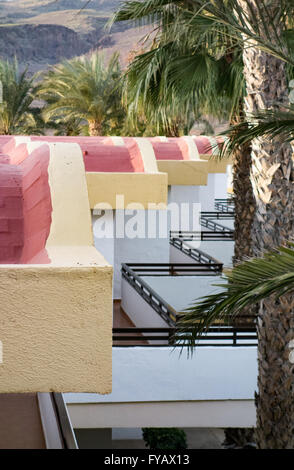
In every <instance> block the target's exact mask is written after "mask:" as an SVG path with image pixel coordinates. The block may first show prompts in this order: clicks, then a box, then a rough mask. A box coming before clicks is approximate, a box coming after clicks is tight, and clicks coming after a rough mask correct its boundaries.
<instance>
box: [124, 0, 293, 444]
mask: <svg viewBox="0 0 294 470" xmlns="http://www.w3.org/2000/svg"><path fill="white" fill-rule="evenodd" d="M154 2H155V3H156V4H157V6H156V8H155V9H153V11H152V12H151V13H152V15H153V16H154V15H157V14H158V10H159V8H160V7H162V6H165V7H167V6H168V4H170V3H171V2H168V1H164V0H157V1H156V0H154ZM154 2H152V1H151V0H148V1H146V2H142V3H143V4H144V6H142V3H141V4H140V6H139V8H142V11H144V8H145V14H147V15H149V16H150V14H151V13H150V6H151V4H152V3H153V6H154ZM136 3H137V5H138V2H136ZM176 3H177V4H179V5H181V4H185V5H187V2H184V1H183V2H176ZM189 3H190V4H193V9H189V8H185V11H184V12H183V15H182V17H181V21H180V22H178V24H177V28H180V29H181V32H182V33H183V31H184V30H185V31H186V35H187V36H188V35H189V34H193V32H194V30H195V29H196V28H198V30H199V31H200V32H201V34H202V36H205V35H206V37H207V34H209V33H210V34H211V33H212V31H213V30H216V31H218V32H219V33H220V34H221V33H222V34H224V35H226V33H228V31H226V28H230V30H229V36H230V38H231V39H234V40H235V41H236V43H238V44H240V45H241V47H242V57H243V63H244V77H245V83H246V89H247V93H246V97H245V111H246V113H249V114H252V113H254V112H256V111H258V110H260V109H271V108H272V107H273V103H278V104H280V105H282V106H283V105H287V93H286V90H287V81H286V76H287V74H286V66H285V61H288V62H289V63H290V64H291V65H293V64H294V60H293V54H292V55H291V54H289V51H288V49H287V46H288V44H287V35H286V34H285V32H287V30H288V29H289V27H291V24H292V21H293V13H294V2H293V0H287V1H285V0H279V1H278V0H272V1H271V2H268V1H265V0H227V1H226V0H214V1H202V0H191V2H189ZM130 5H131V3H130ZM195 9H198V10H197V13H195ZM174 34H175V30H174ZM175 37H176V36H175ZM251 181H252V184H253V190H254V198H255V201H256V211H255V215H254V221H253V230H252V244H253V252H254V253H261V252H263V251H264V250H269V249H273V248H274V247H277V246H279V245H281V244H283V243H284V242H285V241H286V239H287V238H289V237H291V235H292V234H293V221H294V217H293V216H294V214H293V211H294V205H293V196H294V188H293V161H292V149H291V146H290V144H289V143H287V142H284V141H283V139H281V138H279V137H278V136H276V137H275V138H274V139H273V140H272V141H269V140H268V139H267V138H265V137H262V136H261V137H260V138H259V139H258V140H257V139H255V140H253V143H252V163H251ZM243 243H247V238H246V237H244V238H243ZM242 306H243V307H245V306H246V304H245V303H243V304H242ZM293 308H294V305H293V299H292V298H291V297H289V295H288V294H287V293H284V295H283V296H282V297H281V298H280V299H279V300H276V299H272V298H269V299H267V300H265V301H264V302H263V304H262V306H261V307H260V321H259V322H258V336H259V379H258V386H259V395H258V396H257V400H256V402H257V443H258V446H259V447H260V448H293V447H294V433H293V422H294V408H293V402H294V400H293V388H294V377H293V367H292V364H291V363H290V362H289V360H288V356H287V355H286V352H287V348H288V338H289V335H290V337H292V338H293V337H294V329H293V320H292V319H293ZM208 318H209V317H208ZM190 320H191V318H190Z"/></svg>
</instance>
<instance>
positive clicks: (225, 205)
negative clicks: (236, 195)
mask: <svg viewBox="0 0 294 470" xmlns="http://www.w3.org/2000/svg"><path fill="white" fill-rule="evenodd" d="M214 207H215V209H216V210H217V211H219V212H234V210H235V202H234V199H233V198H227V199H215V201H214Z"/></svg>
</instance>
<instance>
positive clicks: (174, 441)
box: [142, 428, 187, 450]
mask: <svg viewBox="0 0 294 470" xmlns="http://www.w3.org/2000/svg"><path fill="white" fill-rule="evenodd" d="M142 431H143V439H144V441H145V445H146V447H149V449H166V450H168V449H170V450H178V449H187V439H186V433H185V432H184V431H183V430H182V429H178V428H142Z"/></svg>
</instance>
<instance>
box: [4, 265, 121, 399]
mask: <svg viewBox="0 0 294 470" xmlns="http://www.w3.org/2000/svg"><path fill="white" fill-rule="evenodd" d="M96 261H97V262H98V260H96ZM0 302H1V326H0V340H1V341H2V344H3V363H2V364H1V365H0V393H3V392H6V393H10V392H36V391H40V392H49V391H58V392H96V393H97V392H98V393H109V392H110V391H111V328H112V315H111V312H112V269H111V268H110V267H109V266H104V267H102V266H99V265H98V264H97V266H96V267H95V266H83V267H79V268H77V267H48V266H43V267H40V266H20V267H13V266H6V267H2V268H1V269H0Z"/></svg>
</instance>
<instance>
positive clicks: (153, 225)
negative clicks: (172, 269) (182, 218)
mask: <svg viewBox="0 0 294 470" xmlns="http://www.w3.org/2000/svg"><path fill="white" fill-rule="evenodd" d="M165 214H166V211H162V210H150V211H148V210H146V211H143V210H142V211H135V212H134V214H127V213H126V211H123V210H116V211H113V213H112V211H107V214H106V217H105V216H104V214H103V217H105V221H106V223H108V224H109V226H111V221H113V224H112V237H110V238H100V235H101V233H102V232H101V228H100V227H101V219H100V218H99V216H93V218H92V220H93V233H94V243H95V246H96V248H97V249H98V250H99V251H100V252H101V253H102V254H103V255H104V256H105V258H106V260H107V261H108V262H109V263H110V264H111V265H112V266H113V267H114V282H113V296H114V299H120V298H121V264H122V263H169V230H170V225H169V224H170V222H169V218H168V217H167V216H166V215H165ZM134 216H135V218H134ZM160 220H161V222H160ZM165 220H167V224H166V226H165ZM99 221H100V222H99ZM164 226H165V227H164ZM125 232H129V233H130V234H131V236H132V237H134V238H128V236H123V234H124V233H125ZM97 234H98V236H97ZM113 234H114V236H113ZM107 235H109V234H108V233H107ZM119 237H121V238H119Z"/></svg>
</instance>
